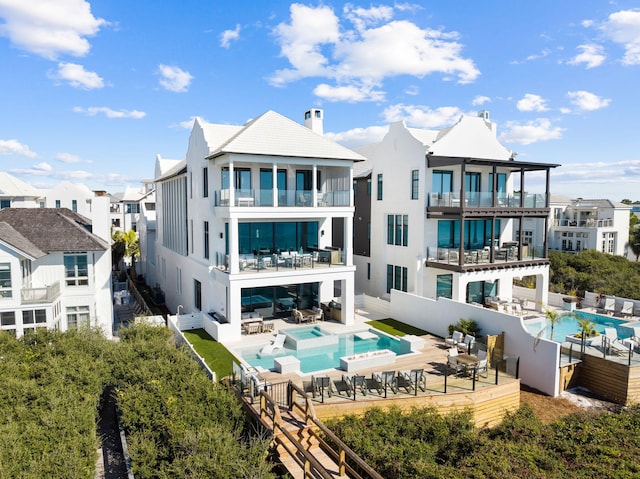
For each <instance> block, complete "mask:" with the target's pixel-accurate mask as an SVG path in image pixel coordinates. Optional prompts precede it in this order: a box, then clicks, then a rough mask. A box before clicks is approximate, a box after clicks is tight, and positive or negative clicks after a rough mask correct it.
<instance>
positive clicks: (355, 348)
mask: <svg viewBox="0 0 640 479" xmlns="http://www.w3.org/2000/svg"><path fill="white" fill-rule="evenodd" d="M300 329H303V328H300ZM310 329H312V328H310ZM369 331H370V332H372V333H373V334H375V338H371V339H359V338H357V337H355V336H354V334H353V333H349V334H339V335H336V336H337V339H338V340H337V342H336V343H335V344H332V345H321V346H318V347H306V348H304V349H298V350H296V349H292V348H289V347H288V345H287V343H286V342H285V347H284V348H283V349H278V350H276V351H275V353H274V354H273V355H272V356H262V357H261V355H260V348H251V349H242V350H240V355H241V357H242V359H244V360H245V361H246V362H247V363H249V364H250V365H251V366H255V367H262V368H264V369H272V368H273V367H274V364H273V359H274V358H277V357H280V356H295V357H296V358H298V359H299V360H300V371H301V372H302V373H303V374H310V373H313V372H316V371H322V370H325V369H335V368H339V367H340V358H341V357H342V356H349V355H352V354H359V353H368V352H371V351H381V350H383V349H389V350H391V351H393V352H395V353H396V354H397V355H401V354H403V353H401V352H400V341H399V340H398V339H396V338H392V337H390V336H387V335H385V334H382V333H379V332H378V331H375V330H369ZM300 334H302V335H307V334H314V333H313V332H306V331H303V332H302V333H300Z"/></svg>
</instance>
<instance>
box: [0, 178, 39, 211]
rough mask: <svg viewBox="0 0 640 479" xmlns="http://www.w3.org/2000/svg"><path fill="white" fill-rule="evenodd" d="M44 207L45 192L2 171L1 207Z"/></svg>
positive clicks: (0, 186)
mask: <svg viewBox="0 0 640 479" xmlns="http://www.w3.org/2000/svg"><path fill="white" fill-rule="evenodd" d="M38 207H44V194H43V192H42V191H40V190H38V189H37V188H34V187H33V186H31V185H30V184H28V183H25V182H24V181H22V180H19V179H18V178H16V177H15V176H12V175H10V174H9V173H6V172H4V171H0V209H4V208H38Z"/></svg>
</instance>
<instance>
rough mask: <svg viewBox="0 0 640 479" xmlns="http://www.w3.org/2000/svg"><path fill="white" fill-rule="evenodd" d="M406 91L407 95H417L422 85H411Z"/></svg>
mask: <svg viewBox="0 0 640 479" xmlns="http://www.w3.org/2000/svg"><path fill="white" fill-rule="evenodd" d="M404 93H405V94H406V95H411V96H414V95H417V94H418V93H420V87H419V86H418V85H409V86H408V87H407V88H406V89H405V90H404Z"/></svg>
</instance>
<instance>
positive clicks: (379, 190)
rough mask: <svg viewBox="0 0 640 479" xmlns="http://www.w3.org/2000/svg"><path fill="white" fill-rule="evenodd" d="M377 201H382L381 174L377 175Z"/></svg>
mask: <svg viewBox="0 0 640 479" xmlns="http://www.w3.org/2000/svg"><path fill="white" fill-rule="evenodd" d="M378 199H379V200H381V199H382V173H378Z"/></svg>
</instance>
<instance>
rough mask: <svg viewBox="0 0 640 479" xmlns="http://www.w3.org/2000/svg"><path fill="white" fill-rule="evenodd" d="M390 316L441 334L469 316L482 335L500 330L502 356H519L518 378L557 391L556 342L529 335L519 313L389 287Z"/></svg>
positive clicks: (550, 390) (542, 389)
mask: <svg viewBox="0 0 640 479" xmlns="http://www.w3.org/2000/svg"><path fill="white" fill-rule="evenodd" d="M391 317H392V318H395V319H397V320H399V321H402V322H403V323H407V324H410V325H411V326H415V327H417V328H420V329H424V330H425V331H428V332H429V333H432V334H435V335H437V336H441V337H447V335H448V334H449V331H448V329H449V325H450V324H455V323H457V322H458V320H459V319H460V318H464V319H473V320H474V321H475V322H476V323H477V324H478V326H479V327H480V329H481V334H482V335H494V334H500V333H504V339H505V351H504V353H505V356H507V357H519V358H520V379H521V380H522V382H523V383H524V384H527V385H528V386H531V387H533V388H535V389H537V390H539V391H542V392H543V393H546V394H549V395H551V396H557V395H558V394H559V374H560V370H559V365H560V344H559V343H556V342H554V341H549V340H547V339H543V338H535V337H533V336H532V335H530V334H529V333H528V332H527V330H526V328H525V326H524V322H523V319H522V318H521V317H516V316H512V315H510V314H506V313H502V312H498V311H495V310H492V309H488V308H484V307H482V306H474V305H472V304H466V303H459V302H457V301H452V300H450V299H445V298H439V299H438V300H433V299H429V298H425V297H422V296H417V295H415V294H411V293H404V292H402V291H397V290H391Z"/></svg>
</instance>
